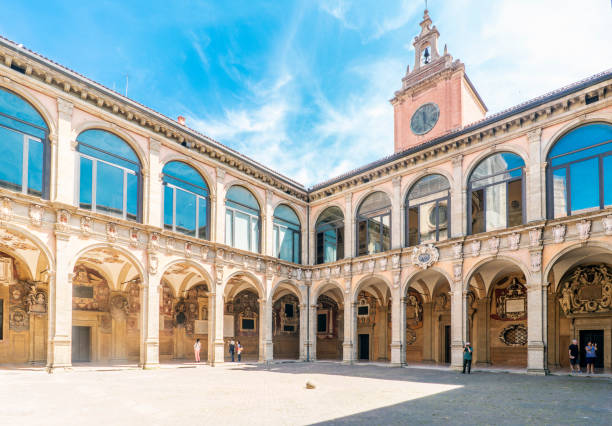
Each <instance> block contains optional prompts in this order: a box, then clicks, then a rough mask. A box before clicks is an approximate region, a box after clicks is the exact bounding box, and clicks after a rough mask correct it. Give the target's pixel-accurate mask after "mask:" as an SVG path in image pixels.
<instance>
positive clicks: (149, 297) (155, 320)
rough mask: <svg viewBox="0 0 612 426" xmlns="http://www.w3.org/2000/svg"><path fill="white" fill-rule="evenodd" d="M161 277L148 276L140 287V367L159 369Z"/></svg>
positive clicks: (156, 275)
mask: <svg viewBox="0 0 612 426" xmlns="http://www.w3.org/2000/svg"><path fill="white" fill-rule="evenodd" d="M160 289H161V276H159V275H158V274H149V277H148V280H147V282H145V283H144V285H143V286H142V287H141V293H142V304H141V306H142V308H141V324H142V326H141V327H140V339H141V341H140V366H141V367H142V368H144V369H153V368H159V297H160Z"/></svg>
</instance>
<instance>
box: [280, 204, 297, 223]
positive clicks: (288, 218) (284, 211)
mask: <svg viewBox="0 0 612 426" xmlns="http://www.w3.org/2000/svg"><path fill="white" fill-rule="evenodd" d="M274 218H275V219H280V220H283V221H285V222H288V223H290V224H292V225H295V226H298V227H299V226H300V221H299V219H298V217H297V215H296V214H295V212H294V211H293V209H292V208H291V207H289V206H286V205H284V204H281V205H279V206H278V207H277V208H276V209H274Z"/></svg>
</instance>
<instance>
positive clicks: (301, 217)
mask: <svg viewBox="0 0 612 426" xmlns="http://www.w3.org/2000/svg"><path fill="white" fill-rule="evenodd" d="M280 205H285V206H287V207H289V208H290V209H291V210H292V211H293V213H295V215H296V216H297V218H298V220H299V221H300V229H302V230H303V229H304V223H306V218H305V217H304V215H303V213H302V211H301V210H298V209H296V208H295V207H293V205H291V203H290V202H289V200H285V199H280V200H278V201H277V202H276V203H274V205H273V206H272V216H274V211H275V210H276V208H277V207H278V206H280Z"/></svg>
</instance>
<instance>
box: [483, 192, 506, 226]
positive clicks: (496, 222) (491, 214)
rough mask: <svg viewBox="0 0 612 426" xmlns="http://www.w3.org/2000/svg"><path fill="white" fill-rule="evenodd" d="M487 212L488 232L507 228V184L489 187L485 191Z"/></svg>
mask: <svg viewBox="0 0 612 426" xmlns="http://www.w3.org/2000/svg"><path fill="white" fill-rule="evenodd" d="M485 196H486V201H487V211H486V213H485V219H486V226H485V230H486V231H492V230H494V229H500V228H505V227H506V184H505V183H501V184H499V185H493V186H488V187H487V188H486V189H485Z"/></svg>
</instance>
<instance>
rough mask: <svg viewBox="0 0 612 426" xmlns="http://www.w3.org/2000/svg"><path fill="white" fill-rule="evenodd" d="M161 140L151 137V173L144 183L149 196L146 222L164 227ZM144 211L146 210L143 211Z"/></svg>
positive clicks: (147, 198)
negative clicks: (160, 156) (160, 157)
mask: <svg viewBox="0 0 612 426" xmlns="http://www.w3.org/2000/svg"><path fill="white" fill-rule="evenodd" d="M160 148H161V142H159V141H158V140H155V139H153V138H150V139H149V173H148V175H147V176H145V177H144V182H145V184H144V185H143V187H144V189H145V193H148V194H149V196H148V197H145V198H144V200H147V201H148V202H147V204H148V209H147V215H145V216H144V218H145V223H148V224H149V225H151V226H155V227H158V228H163V226H164V224H163V205H164V203H163V188H162V165H161V163H160V159H159V151H160ZM143 213H144V212H143Z"/></svg>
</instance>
